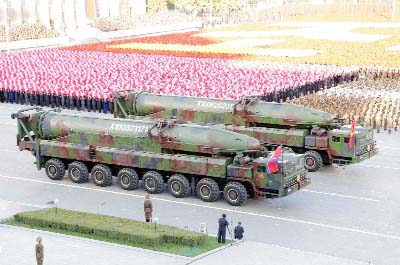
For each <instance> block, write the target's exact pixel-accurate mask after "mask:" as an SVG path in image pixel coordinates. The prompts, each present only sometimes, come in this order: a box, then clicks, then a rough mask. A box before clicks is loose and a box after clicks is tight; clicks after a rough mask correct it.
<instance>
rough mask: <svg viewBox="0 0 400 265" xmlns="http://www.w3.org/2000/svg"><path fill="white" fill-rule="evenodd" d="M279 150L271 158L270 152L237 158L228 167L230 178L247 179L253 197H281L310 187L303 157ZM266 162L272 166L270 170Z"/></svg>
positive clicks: (285, 148)
mask: <svg viewBox="0 0 400 265" xmlns="http://www.w3.org/2000/svg"><path fill="white" fill-rule="evenodd" d="M280 148H282V153H281V156H279V157H278V158H276V157H275V158H274V152H259V153H258V154H252V155H253V156H254V157H255V158H254V159H252V158H251V156H250V155H248V154H247V155H245V156H243V155H239V156H238V157H236V158H235V159H234V162H233V164H232V165H229V166H228V176H229V177H231V178H236V179H238V178H240V179H244V180H245V179H248V181H249V183H251V184H252V186H253V187H252V190H253V191H254V196H255V197H256V198H278V197H285V196H288V195H290V194H291V193H293V192H295V191H297V190H299V189H301V188H303V187H305V186H307V185H308V184H310V178H309V177H307V170H306V169H305V168H304V155H300V154H296V153H295V152H293V150H292V149H290V148H287V147H280ZM270 163H276V168H275V170H274V171H272V170H270Z"/></svg>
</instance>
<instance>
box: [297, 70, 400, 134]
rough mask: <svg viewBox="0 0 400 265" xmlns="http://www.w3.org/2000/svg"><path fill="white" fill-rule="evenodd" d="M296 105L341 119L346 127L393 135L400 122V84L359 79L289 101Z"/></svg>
mask: <svg viewBox="0 0 400 265" xmlns="http://www.w3.org/2000/svg"><path fill="white" fill-rule="evenodd" d="M290 102H291V103H294V104H299V105H303V106H306V107H310V108H316V109H320V110H323V111H326V112H329V113H331V114H333V115H334V116H335V117H336V118H341V119H342V120H343V123H344V124H350V122H351V120H355V121H356V123H358V124H362V125H364V126H372V127H373V128H374V129H376V131H377V132H378V133H379V132H381V130H382V129H383V130H385V131H388V133H391V132H392V130H395V131H397V128H398V125H399V122H400V82H399V80H397V79H391V78H380V79H376V80H374V79H373V78H360V79H359V80H357V81H354V82H351V83H347V84H343V85H340V86H337V87H334V88H331V89H327V90H323V91H321V92H318V93H312V94H310V95H308V96H305V97H301V98H296V99H293V100H291V101H290Z"/></svg>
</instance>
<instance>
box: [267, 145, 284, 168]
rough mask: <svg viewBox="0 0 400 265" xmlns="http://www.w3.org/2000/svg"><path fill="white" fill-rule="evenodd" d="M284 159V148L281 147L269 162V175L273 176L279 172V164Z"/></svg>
mask: <svg viewBox="0 0 400 265" xmlns="http://www.w3.org/2000/svg"><path fill="white" fill-rule="evenodd" d="M281 159H282V146H279V147H278V148H276V149H275V151H274V152H273V153H272V156H271V159H270V160H269V161H268V162H267V165H266V170H267V174H273V173H276V172H278V171H279V167H278V163H279V160H281Z"/></svg>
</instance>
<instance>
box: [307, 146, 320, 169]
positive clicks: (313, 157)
mask: <svg viewBox="0 0 400 265" xmlns="http://www.w3.org/2000/svg"><path fill="white" fill-rule="evenodd" d="M322 165H323V162H322V156H321V155H320V154H319V153H318V152H316V151H307V152H305V153H304V167H305V169H307V170H308V171H310V172H315V171H317V170H318V169H319V168H320V167H322Z"/></svg>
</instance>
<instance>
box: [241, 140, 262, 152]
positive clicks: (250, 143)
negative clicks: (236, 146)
mask: <svg viewBox="0 0 400 265" xmlns="http://www.w3.org/2000/svg"><path fill="white" fill-rule="evenodd" d="M245 142H246V145H247V149H248V150H260V149H261V145H260V141H258V140H257V139H255V138H252V137H248V138H247V139H246V140H245Z"/></svg>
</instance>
